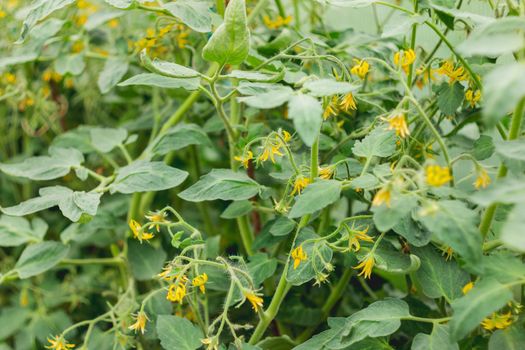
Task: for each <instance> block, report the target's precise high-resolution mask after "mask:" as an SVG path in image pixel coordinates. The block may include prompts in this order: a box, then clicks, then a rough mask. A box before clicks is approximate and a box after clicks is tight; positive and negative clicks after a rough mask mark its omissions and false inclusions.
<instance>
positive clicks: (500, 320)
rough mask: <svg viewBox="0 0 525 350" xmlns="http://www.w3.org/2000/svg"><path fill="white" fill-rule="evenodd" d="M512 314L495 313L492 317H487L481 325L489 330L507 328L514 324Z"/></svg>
mask: <svg viewBox="0 0 525 350" xmlns="http://www.w3.org/2000/svg"><path fill="white" fill-rule="evenodd" d="M512 321H513V319H512V314H511V313H510V312H507V313H506V314H498V313H493V314H492V315H491V316H490V317H487V318H485V319H484V320H483V321H482V322H481V326H482V327H483V328H485V329H486V330H488V331H492V330H494V329H505V328H507V327H508V326H510V325H511V324H512Z"/></svg>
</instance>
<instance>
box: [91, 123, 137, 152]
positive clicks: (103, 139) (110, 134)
mask: <svg viewBox="0 0 525 350" xmlns="http://www.w3.org/2000/svg"><path fill="white" fill-rule="evenodd" d="M89 133H90V136H91V145H92V146H93V148H95V149H96V150H98V151H100V152H102V153H108V152H111V150H113V149H114V148H115V147H117V146H118V145H121V144H123V143H124V141H125V140H126V138H127V137H128V132H127V131H126V129H122V128H119V129H113V128H99V127H94V128H92V129H91V130H89Z"/></svg>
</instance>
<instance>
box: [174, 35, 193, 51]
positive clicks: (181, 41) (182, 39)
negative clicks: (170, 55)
mask: <svg viewBox="0 0 525 350" xmlns="http://www.w3.org/2000/svg"><path fill="white" fill-rule="evenodd" d="M189 35H190V33H189V32H188V31H182V32H180V33H179V34H178V35H177V37H176V40H177V46H178V47H179V49H183V48H185V47H186V45H188V43H189V42H190V41H189V40H188V36H189Z"/></svg>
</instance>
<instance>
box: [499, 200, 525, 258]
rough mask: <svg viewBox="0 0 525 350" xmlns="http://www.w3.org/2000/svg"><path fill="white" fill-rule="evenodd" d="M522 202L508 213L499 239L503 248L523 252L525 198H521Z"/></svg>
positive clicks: (524, 245) (524, 246)
mask: <svg viewBox="0 0 525 350" xmlns="http://www.w3.org/2000/svg"><path fill="white" fill-rule="evenodd" d="M522 200H523V202H521V203H518V204H516V205H515V206H514V208H512V210H511V212H510V213H509V215H508V217H507V220H506V221H505V223H504V224H503V227H502V228H501V236H500V239H501V241H502V242H503V244H505V246H507V247H509V248H511V249H513V250H517V251H520V252H525V235H524V234H523V227H525V226H524V225H525V197H522Z"/></svg>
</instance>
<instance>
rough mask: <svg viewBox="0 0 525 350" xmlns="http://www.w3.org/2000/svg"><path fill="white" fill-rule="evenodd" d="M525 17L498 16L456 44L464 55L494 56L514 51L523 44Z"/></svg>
mask: <svg viewBox="0 0 525 350" xmlns="http://www.w3.org/2000/svg"><path fill="white" fill-rule="evenodd" d="M523 30H525V19H524V18H520V17H506V18H499V19H497V20H495V21H492V22H490V23H488V24H486V25H484V26H482V27H478V28H477V29H476V30H474V31H473V32H472V34H470V35H469V36H468V38H467V39H466V40H465V41H464V42H462V43H461V44H460V45H459V46H458V51H460V52H461V53H462V54H463V55H465V56H473V55H483V56H491V57H496V56H498V55H503V54H509V53H512V52H515V51H517V50H519V49H521V48H523V47H524V46H525V45H524V43H523V35H522V31H523Z"/></svg>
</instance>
